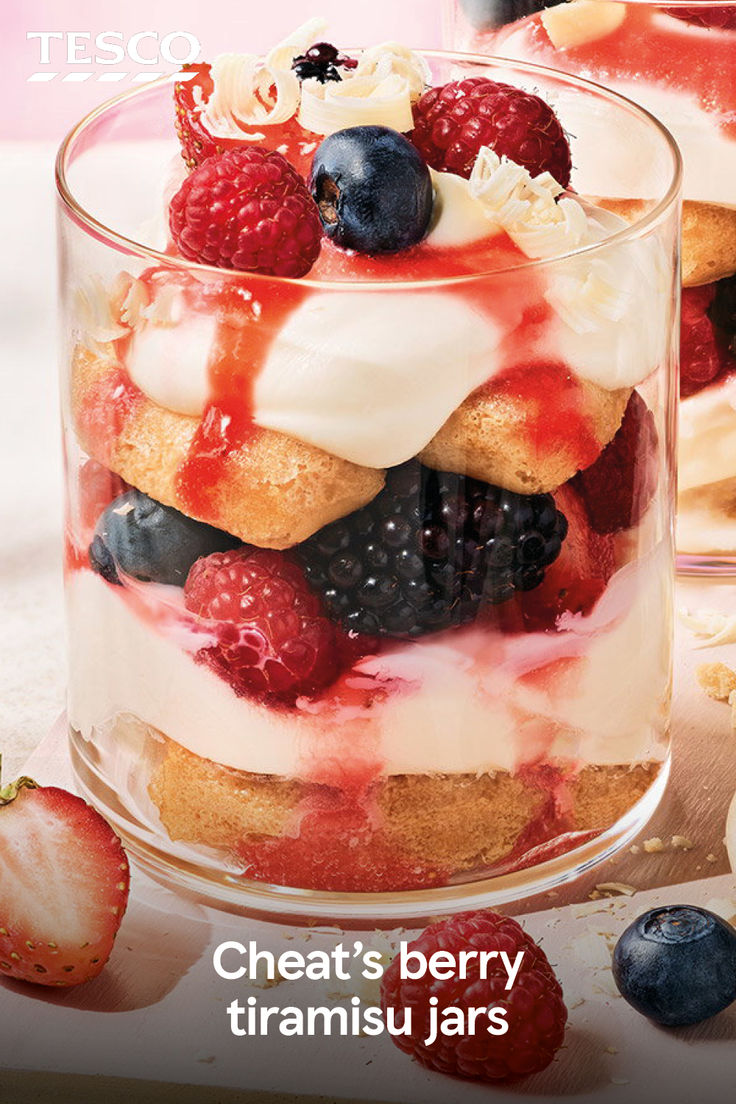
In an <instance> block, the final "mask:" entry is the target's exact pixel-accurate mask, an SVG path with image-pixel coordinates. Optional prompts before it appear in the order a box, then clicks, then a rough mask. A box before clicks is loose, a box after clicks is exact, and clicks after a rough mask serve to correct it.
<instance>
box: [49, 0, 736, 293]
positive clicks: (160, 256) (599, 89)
mask: <svg viewBox="0 0 736 1104" xmlns="http://www.w3.org/2000/svg"><path fill="white" fill-rule="evenodd" d="M616 2H619V3H622V2H624V0H616ZM634 2H635V3H639V2H649V0H634ZM734 3H736V0H734ZM680 5H681V6H682V7H687V6H688V0H680V3H679V4H678V6H680ZM703 6H709V7H713V6H714V5H713V4H710V5H706V4H705V3H703ZM346 49H349V52H350V53H359V52H360V51H361V50H362V47H350V48H347V47H346ZM416 52H417V53H418V54H419V55H420V56H421V57H424V58H429V59H432V60H437V61H449V62H452V61H455V62H465V63H472V64H476V65H481V66H487V67H488V68H489V69H493V68H499V67H501V66H504V67H509V66H510V67H511V68H512V69H514V70H517V71H519V72H524V73H528V74H530V75H531V76H532V77H533V76H534V75H536V74H538V75H539V76H540V78H541V77H547V78H549V77H552V78H554V80H555V81H557V82H560V83H562V84H569V85H571V86H574V87H575V88H576V89H578V90H579V91H580V92H583V93H586V92H587V93H589V94H590V93H593V94H595V96H597V97H598V98H603V99H605V100H608V101H609V102H611V103H613V104H615V105H616V106H617V107H623V108H625V109H626V110H627V111H628V112H629V113H631V114H633V115H635V116H638V118H639V119H640V120H642V121H644V122H645V123H646V124H647V125H648V126H650V127H651V128H652V129H654V130H655V131H657V132H658V134H659V136H660V137H661V138H662V139H664V143H665V146H666V147H667V149H668V150H669V153H670V156H671V158H672V175H671V179H670V182H669V185H668V187H667V189H666V191H665V192H664V194H663V195H662V196H661V197H660V198H659V199H658V200H657V201H656V203H655V204H654V206H653V207H652V208H651V209H650V210H649V211H647V212H645V214H644V215H642V216H641V217H637V218H636V219H635V221H634V222H631V223H627V225H626V226H624V227H622V228H621V229H620V230H617V231H616V232H615V233H613V234H610V235H609V236H607V237H605V238H603V239H602V240H601V241H596V242H592V243H590V244H588V245H583V246H580V247H578V248H577V249H571V250H567V251H566V252H564V253H559V254H555V255H554V256H552V257H543V258H532V257H529V258H527V259H525V260H522V261H520V262H519V263H517V264H511V265H508V264H504V265H502V266H501V267H499V268H492V269H488V270H484V271H481V272H469V273H463V274H461V275H457V276H438V277H432V278H426V279H415V280H317V279H310V278H309V276H308V275H307V276H303V277H299V278H297V277H290V276H276V275H270V274H266V273H260V272H250V271H248V270H247V269H235V268H219V267H217V266H216V265H207V264H201V263H200V262H198V261H191V260H188V259H187V258H186V257H178V256H174V255H172V254H170V253H163V252H161V251H160V250H158V249H154V248H153V247H152V246H147V245H144V244H143V243H142V242H138V241H136V240H135V239H134V238H128V237H126V235H124V234H122V233H120V232H119V231H117V230H114V229H113V228H112V227H110V226H107V225H106V224H105V223H104V222H101V221H100V220H99V219H97V218H96V217H95V216H94V215H92V214H91V213H90V212H89V211H87V210H86V209H85V207H84V206H83V205H82V203H81V202H80V201H78V200H77V199H76V197H75V195H74V192H73V189H72V187H71V185H70V183H69V180H68V176H67V168H68V166H69V158H70V155H71V152H72V150H73V148H74V145H75V143H76V142H77V140H78V139H79V138H81V137H82V136H83V135H84V133H85V132H86V131H87V129H88V128H89V127H90V126H92V124H94V123H95V122H96V121H97V120H98V119H99V118H101V116H103V115H104V114H105V113H106V112H108V111H110V110H111V109H112V108H115V107H117V106H118V105H124V104H126V103H127V101H128V100H132V99H134V98H135V97H136V96H140V95H143V94H145V93H146V92H149V91H151V90H152V89H156V88H162V87H165V86H166V85H169V84H174V83H175V82H176V79H177V78H178V76H179V72H180V70H177V71H176V72H174V73H169V74H167V75H166V76H164V77H159V78H158V79H157V80H153V81H147V82H146V83H144V84H141V85H140V86H139V87H137V88H129V89H127V90H126V91H125V92H121V93H119V94H118V95H117V96H113V97H111V98H110V99H107V100H104V101H103V102H102V103H101V104H98V105H97V106H96V107H94V108H93V109H92V110H91V111H89V112H87V114H86V115H84V116H83V117H82V118H81V119H80V120H79V122H77V123H76V124H75V125H74V126H73V127H72V128H71V129H70V130H69V131H68V132H67V134H66V135H65V137H64V138H63V140H62V142H61V144H60V146H59V149H58V151H57V154H56V159H55V164H54V178H55V184H56V190H57V193H58V196H59V198H60V199H61V202H62V203H63V205H64V208H65V209H66V210H67V212H68V213H69V214H70V215H71V216H72V218H73V219H74V221H75V222H76V223H77V224H79V225H81V227H82V228H83V229H84V230H85V231H86V232H87V233H91V234H92V235H93V236H94V237H95V238H97V239H98V240H101V241H102V242H103V243H104V244H107V245H108V246H111V247H114V248H116V249H117V250H119V251H122V252H125V253H126V254H129V255H135V256H137V257H139V258H141V259H143V260H145V261H148V263H149V265H151V264H152V265H155V266H156V267H158V268H162V267H166V268H170V269H178V270H181V271H187V272H191V273H192V274H194V275H197V274H201V275H202V276H206V277H212V276H216V277H218V278H219V279H221V280H222V279H223V278H224V279H227V280H236V281H242V280H243V279H247V280H249V281H250V280H254V281H256V282H258V283H260V282H261V281H263V282H265V283H269V284H273V283H277V284H281V285H295V286H299V287H311V288H313V289H321V290H323V291H327V290H336V291H354V290H357V289H361V290H363V289H365V290H372V291H382V290H383V291H386V290H391V291H398V290H402V291H403V290H404V289H412V288H413V289H417V288H432V287H447V286H448V285H457V284H463V283H470V282H473V281H476V280H489V279H492V278H494V277H498V276H503V275H510V274H512V273H521V272H524V271H529V270H535V269H538V268H543V267H546V266H550V265H555V264H559V263H560V262H562V261H566V260H568V259H570V258H573V257H575V258H577V257H582V256H587V255H589V254H592V255H595V254H597V253H600V252H603V251H605V250H607V249H608V248H609V247H610V246H612V245H619V244H622V243H623V242H625V241H629V240H632V239H635V238H639V237H641V235H642V234H643V233H645V232H646V231H647V230H649V229H650V228H651V227H652V226H654V225H655V224H656V223H657V222H658V221H659V220H660V219H661V218H662V217H663V216H664V215H665V214H666V212H667V211H668V210H669V209H670V208H671V207H672V206H673V204H675V203H676V202H677V200H678V199H679V196H680V192H681V187H682V176H683V162H682V156H681V154H680V150H679V147H678V145H677V143H676V141H675V139H674V138H673V136H672V134H671V133H670V131H669V130H668V129H667V127H665V126H664V124H663V123H661V122H660V121H659V119H657V118H656V116H654V115H653V114H652V113H651V112H650V111H647V109H646V108H644V107H642V106H641V105H640V104H638V103H636V102H635V101H634V100H631V99H629V98H628V97H627V96H622V95H621V94H620V93H618V92H613V91H612V90H611V89H609V88H606V87H605V86H604V85H601V84H598V83H597V82H595V81H591V80H587V79H586V78H584V77H578V76H574V75H572V74H569V73H565V72H564V71H562V70H558V69H553V68H551V67H550V66H546V65H537V64H535V63H532V62H521V61H516V60H514V59H512V58H506V57H503V56H501V55H495V54H494V55H488V56H486V55H484V54H476V53H464V52H461V51H452V50H417V51H416ZM172 115H173V113H172ZM172 129H173V123H172Z"/></svg>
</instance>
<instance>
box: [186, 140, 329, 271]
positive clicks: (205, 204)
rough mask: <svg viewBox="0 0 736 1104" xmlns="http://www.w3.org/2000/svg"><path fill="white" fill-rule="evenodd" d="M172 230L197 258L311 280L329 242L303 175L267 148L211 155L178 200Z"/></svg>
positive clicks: (245, 269)
mask: <svg viewBox="0 0 736 1104" xmlns="http://www.w3.org/2000/svg"><path fill="white" fill-rule="evenodd" d="M169 226H170V229H171V234H172V237H173V239H174V241H175V243H176V245H177V246H178V247H179V250H180V251H181V253H182V254H183V255H184V256H185V257H187V258H188V259H189V260H192V261H199V262H200V263H202V264H210V265H218V266H219V267H220V268H237V269H242V270H244V271H247V272H260V273H263V274H266V275H269V276H291V277H299V276H305V275H306V274H307V272H309V270H310V268H311V267H312V265H313V264H314V262H315V261H316V260H317V257H318V256H319V251H320V245H321V240H322V224H321V222H320V219H319V212H318V211H317V206H316V204H315V202H314V200H313V199H312V197H311V195H310V194H309V191H308V189H307V186H306V184H305V182H304V180H303V179H302V177H301V176H300V175H299V173H298V172H297V171H296V169H295V168H293V167H292V166H291V165H290V164H289V162H288V161H287V160H286V158H285V157H282V155H281V154H280V153H277V152H276V151H275V150H266V149H262V148H261V147H259V146H254V147H251V148H247V149H233V150H228V151H227V152H225V153H215V154H212V156H210V157H208V158H207V160H206V161H205V162H204V163H203V164H202V165H200V166H199V168H197V169H195V170H194V171H193V172H192V173H190V174H189V176H188V177H187V178H186V180H185V181H184V183H183V184H182V186H181V187H180V189H179V191H178V192H177V193H176V195H175V196H174V197H173V199H172V200H171V203H170V204H169Z"/></svg>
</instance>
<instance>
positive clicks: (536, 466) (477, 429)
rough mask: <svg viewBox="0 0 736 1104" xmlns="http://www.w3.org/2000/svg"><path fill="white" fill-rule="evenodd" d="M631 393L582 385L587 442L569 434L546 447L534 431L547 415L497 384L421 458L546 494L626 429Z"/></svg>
mask: <svg viewBox="0 0 736 1104" xmlns="http://www.w3.org/2000/svg"><path fill="white" fill-rule="evenodd" d="M630 394H631V391H630V390H629V389H628V388H621V389H619V390H617V391H606V390H604V389H603V388H602V387H598V386H597V385H596V384H594V383H589V382H587V381H580V385H579V391H578V398H577V404H578V408H577V410H576V412H575V417H576V419H577V420H578V423H579V424H580V425H581V426H583V425H584V427H585V433H584V436H585V437H586V438H587V441H586V442H585V447H584V448H583V449H581V440H580V437H581V435H580V434H578V433H573V432H569V433H567V434H560V435H559V436H558V437H556V438H555V439H554V440H553V441H550V440H546V441H545V442H544V443H541V442H540V441H539V440H538V437H537V434H536V433H535V432H534V430H533V428H532V426H533V423H534V421H535V420H536V418H537V417H540V418H541V419H544V411H543V410H540V411H536V410H531V409H530V401H531V402H534V403H543V402H544V401H545V400H544V397H543V396H540V398H538V399H534V400H530V399H529V398H528V397H526V396H521V395H516V394H514V393H513V392H512V391H509V390H508V389H506V388H496V387H494V385H493V382H491V383H490V384H486V385H485V386H484V387H482V388H480V389H479V390H478V391H474V392H473V394H472V395H470V396H469V397H468V398H467V399H466V400H465V402H464V403H463V404H462V406H460V407H458V409H457V410H456V411H455V412H454V414H451V415H450V417H449V418H448V420H447V421H446V422H445V424H444V425H443V427H442V429H441V430H440V431H439V433H437V434H436V435H435V436H434V437H433V438H432V440H431V441H430V442H429V444H428V445H427V447H426V448H425V449H424V450H423V451H422V452H421V453H420V454H419V458H420V460H421V461H422V462H423V463H424V464H427V465H428V467H430V468H437V469H438V470H439V471H455V472H462V473H463V474H465V475H470V476H473V477H474V478H475V479H482V480H484V481H485V482H486V483H495V484H496V485H497V486H499V487H504V488H506V490H509V491H516V492H517V494H541V493H546V492H548V491H554V490H556V488H557V487H559V486H561V485H562V484H563V483H566V482H567V480H568V479H571V478H572V476H573V475H575V473H576V472H577V471H579V469H580V468H581V467H586V466H587V465H588V464H590V463H592V462H593V460H594V459H595V458H596V455H597V454H596V455H591V452H592V453H595V449H596V447H597V451H598V452H600V451H602V449H603V448H605V446H606V445H607V444H608V442H609V441H610V440H611V438H612V437H613V436H614V434H615V433H616V430H617V429H618V427H619V426H620V425H621V419H622V418H623V416H624V410H625V409H626V404H627V402H628V401H629V396H630Z"/></svg>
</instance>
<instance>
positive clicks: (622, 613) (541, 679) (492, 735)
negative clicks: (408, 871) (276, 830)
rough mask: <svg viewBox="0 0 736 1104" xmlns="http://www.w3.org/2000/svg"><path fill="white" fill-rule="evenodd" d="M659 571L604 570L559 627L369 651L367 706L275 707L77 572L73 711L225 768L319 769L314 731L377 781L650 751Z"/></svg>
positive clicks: (323, 766)
mask: <svg viewBox="0 0 736 1104" xmlns="http://www.w3.org/2000/svg"><path fill="white" fill-rule="evenodd" d="M667 578H668V575H667V571H666V570H665V564H664V562H663V561H662V560H661V557H660V556H659V555H655V556H653V557H652V558H651V559H648V560H645V561H644V562H643V563H642V564H641V565H637V567H636V568H626V569H624V570H623V571H621V572H620V573H619V575H618V576H616V577H614V579H613V580H612V581H611V583H610V584H609V587H608V589H607V591H606V594H604V595H603V597H602V599H601V602H600V603H599V605H598V606H597V607H596V610H595V611H594V613H593V615H591V617H590V618H578V619H573V621H574V624H572V625H571V626H570V631H569V632H565V633H556V634H546V633H531V634H527V635H524V634H522V635H520V636H513V635H511V636H509V635H500V636H497V635H495V634H490V635H489V634H488V633H487V632H485V631H483V630H475V629H470V630H466V631H463V632H462V633H458V634H451V635H448V634H443V636H440V637H437V638H436V639H434V640H427V641H424V642H423V643H422V646H421V647H418V646H410V647H408V648H407V647H403V648H398V649H396V650H395V651H394V652H389V653H385V654H383V655H381V656H378V657H374V658H370V657H368V658H366V659H365V660H364V661H363V662H362V663H361V664H360V665H359V667H357V668H356V669H355V672H354V676H348V677H354V678H355V679H356V680H357V683H356V685H359V684H360V683H361V680H362V681H363V682H365V681H368V682H369V683H370V684H373V685H376V686H377V687H378V688H379V691H380V687H381V685H382V684H385V685H386V687H387V689H386V691H380V692H379V694H378V696H377V697H372V698H370V700H369V701H367V703H366V705H365V707H364V708H363V707H360V706H349V707H348V706H338V705H337V704H336V702H335V701H334V700H330V699H329V698H328V699H327V700H325V701H323V702H320V703H312V704H311V705H310V706H309V707H307V704H306V703H304V704H303V705H302V707H301V708H296V709H293V710H288V711H280V710H273V709H270V708H268V707H265V706H262V705H259V704H258V703H256V702H253V701H250V700H248V699H246V698H240V697H238V696H237V695H236V694H235V693H234V692H233V690H232V689H231V688H230V686H229V685H228V684H227V682H225V681H224V680H222V679H220V678H219V677H218V676H217V675H215V674H214V673H213V672H212V671H210V670H209V669H208V668H206V667H204V666H202V665H201V664H198V663H196V662H195V660H194V658H193V655H192V654H191V653H192V651H193V650H194V649H195V648H196V647H200V646H202V640H201V639H199V638H198V639H196V640H192V641H191V642H189V643H188V644H187V642H186V641H185V640H184V638H183V630H180V631H179V632H171V631H169V629H168V628H166V629H165V630H164V631H162V630H161V629H159V628H157V627H156V626H155V625H151V624H149V623H148V622H147V621H146V620H145V619H143V618H141V617H140V616H138V614H137V613H136V612H135V609H134V607H133V605H131V603H130V602H129V600H128V598H129V596H128V595H127V594H126V592H125V591H124V590H122V589H121V588H113V587H111V586H109V585H108V584H106V583H105V582H104V581H103V580H102V579H100V578H99V577H98V576H96V575H94V574H93V573H92V572H91V571H88V570H82V571H78V572H75V573H74V574H73V575H72V576H71V577H70V578H69V580H68V592H67V593H68V603H69V615H70V617H71V622H70V623H71V624H73V625H74V626H75V631H74V633H73V634H72V636H71V639H70V642H69V646H70V670H71V680H70V689H69V720H70V723H71V724H72V725H73V726H74V728H76V729H77V730H78V731H80V732H81V733H82V735H83V736H84V737H86V738H92V737H93V736H94V734H95V732H102V731H104V730H105V729H106V727H107V726H108V725H109V724H110V723H111V722H112V721H113V720H114V719H115V717H116V716H118V715H121V714H133V715H135V716H136V717H138V718H139V719H140V720H141V721H143V722H144V723H145V724H148V725H151V726H152V727H154V728H156V729H158V730H159V731H161V732H164V733H165V734H166V735H167V736H169V737H170V738H171V739H173V740H176V741H177V742H178V743H180V744H182V745H183V746H184V747H186V748H188V750H189V751H192V752H194V753H195V754H197V755H202V756H205V757H207V758H209V759H213V760H215V761H216V762H219V763H222V764H224V765H225V766H229V767H233V768H235V769H237V770H247V771H256V772H259V773H267V774H274V775H278V776H281V777H289V778H309V779H312V780H317V779H318V778H319V774H320V771H321V770H325V771H327V770H329V769H331V764H330V763H329V762H326V761H325V760H326V759H328V758H329V756H327V755H326V752H325V730H326V729H329V731H330V732H331V733H333V734H334V737H335V740H336V741H337V742H338V743H339V747H336V748H335V749H334V750H335V754H336V755H338V756H343V757H348V758H349V757H350V755H351V754H352V755H353V756H354V755H355V754H356V749H357V748H361V747H362V748H365V747H367V746H369V747H370V749H371V755H372V757H373V759H374V760H375V761H376V762H377V763H379V764H380V765H381V771H382V773H384V774H386V775H390V774H419V773H435V772H447V773H453V772H463V773H475V772H478V773H481V772H484V771H493V770H515V769H517V768H518V767H520V766H521V765H523V764H525V763H528V762H533V761H535V760H536V759H537V758H538V757H539V756H540V755H541V756H542V758H543V760H544V761H546V762H550V761H551V762H555V761H563V762H565V763H568V764H570V763H571V764H573V765H575V766H584V765H586V764H588V763H597V764H619V763H629V762H631V763H635V762H642V761H649V760H652V759H659V758H661V757H662V754H663V744H662V741H663V738H664V731H663V724H664V722H663V717H664V708H665V703H666V699H667V694H668V692H669V645H668V640H669V620H668V617H669V612H668V611H669V598H668V582H667ZM643 639H646V640H647V648H646V649H644V650H643V651H642V649H641V641H642V640H643ZM632 654H636V655H637V656H639V662H637V664H636V665H634V666H632V665H631V663H630V659H629V657H630V656H631V655H632ZM562 659H568V660H570V661H574V663H575V665H576V666H575V677H574V678H570V679H568V681H567V683H566V686H565V692H564V694H563V693H560V692H559V691H560V683H559V679H558V676H557V675H556V674H554V675H551V676H550V677H548V676H547V674H546V673H545V672H543V670H542V669H543V668H544V666H545V664H551V663H556V662H557V661H559V660H562ZM557 669H558V668H557V667H555V668H553V670H554V671H556V670H557ZM534 672H538V675H536V674H534ZM622 687H625V689H626V692H625V693H622V692H621V689H622ZM332 743H334V741H331V744H330V746H332ZM351 749H352V752H351Z"/></svg>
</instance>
